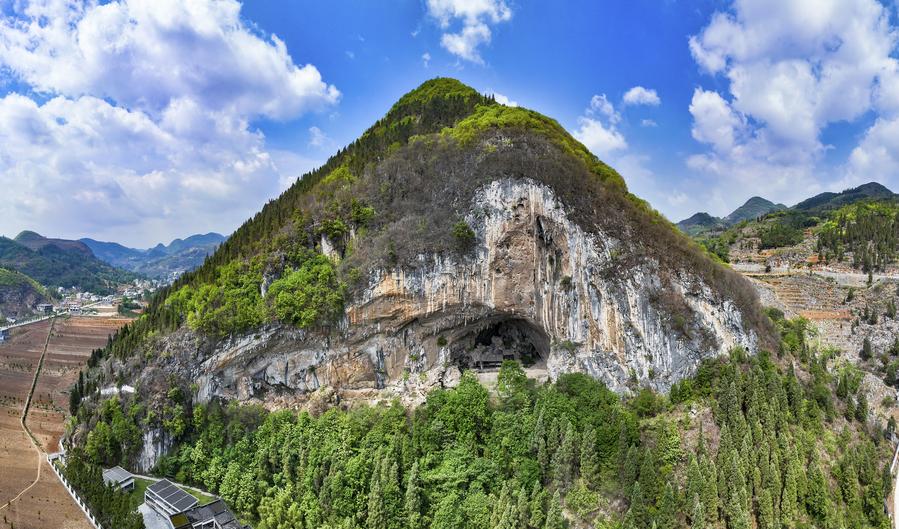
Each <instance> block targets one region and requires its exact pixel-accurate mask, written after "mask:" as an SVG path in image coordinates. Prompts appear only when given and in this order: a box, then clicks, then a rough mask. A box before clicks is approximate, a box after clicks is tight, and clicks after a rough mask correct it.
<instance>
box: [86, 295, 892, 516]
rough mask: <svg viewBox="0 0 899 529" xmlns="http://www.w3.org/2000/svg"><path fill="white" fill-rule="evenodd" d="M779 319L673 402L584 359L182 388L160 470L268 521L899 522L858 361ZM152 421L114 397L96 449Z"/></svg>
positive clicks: (675, 393)
mask: <svg viewBox="0 0 899 529" xmlns="http://www.w3.org/2000/svg"><path fill="white" fill-rule="evenodd" d="M771 316H772V317H773V318H774V319H775V320H776V323H777V326H778V329H779V330H780V335H781V346H780V348H779V350H778V351H777V352H776V354H769V353H766V352H762V353H760V354H759V355H757V356H749V355H746V354H745V353H744V352H743V351H742V350H739V349H737V350H734V351H732V353H731V355H730V356H729V357H726V358H720V359H714V360H708V361H706V362H705V363H703V364H702V366H701V367H700V369H699V371H698V373H697V375H696V376H695V377H694V378H692V379H689V380H685V381H682V382H681V383H679V384H676V385H675V386H674V388H672V390H671V392H670V395H669V396H667V397H666V396H660V395H656V394H654V393H653V392H651V391H650V390H647V389H644V390H642V391H640V392H638V393H637V394H636V395H634V396H632V397H630V398H620V397H619V396H617V395H616V394H614V393H612V392H611V391H609V390H608V389H607V388H606V387H604V386H603V385H602V384H601V383H600V382H597V381H595V380H593V379H591V378H589V377H587V376H585V375H580V374H569V375H563V376H561V377H560V378H559V379H558V380H557V381H556V382H555V383H549V384H545V385H541V386H537V385H535V383H534V381H532V380H528V379H527V378H526V377H525V375H524V373H523V371H522V370H521V368H520V367H519V366H518V365H517V364H516V363H514V362H506V363H504V364H503V366H502V369H501V370H500V373H499V376H498V382H497V388H496V394H491V393H490V392H488V390H487V389H486V388H485V387H484V386H482V385H481V384H480V383H479V382H478V380H477V379H476V378H475V377H474V376H472V375H470V374H466V375H464V376H463V378H462V381H461V383H460V384H459V386H458V387H456V388H453V389H445V390H436V391H434V392H432V393H431V394H430V395H429V396H428V398H427V401H426V402H425V403H424V404H423V405H421V406H420V407H418V408H417V409H415V410H414V411H413V412H411V413H410V412H407V410H405V409H404V408H402V407H401V406H400V405H399V404H393V405H387V406H371V407H366V406H363V407H355V408H352V409H349V410H344V409H338V408H334V409H330V410H327V411H324V412H323V413H316V414H310V413H307V412H302V413H297V412H294V411H290V410H285V411H279V412H271V413H270V412H266V411H265V410H263V409H262V408H261V407H256V406H248V405H243V406H240V405H237V404H234V403H230V404H225V403H219V402H212V403H209V404H206V405H201V404H193V403H191V401H190V399H189V398H188V397H186V396H185V395H184V394H183V392H181V391H180V390H179V389H178V388H177V387H173V388H172V390H171V391H170V392H169V395H168V397H169V405H168V406H167V411H166V412H165V414H166V415H167V417H166V418H165V421H166V422H165V424H166V429H167V430H168V431H170V432H171V433H172V435H173V436H174V437H175V438H176V439H177V440H178V443H177V446H176V447H175V449H174V450H173V452H172V453H171V454H170V455H169V456H167V457H166V458H164V459H163V460H162V461H161V462H160V463H159V466H158V468H157V470H158V472H160V473H161V474H164V475H168V476H172V477H174V478H175V479H177V480H179V481H183V482H186V483H192V484H195V485H198V486H201V487H204V488H206V489H208V490H210V491H212V492H215V493H218V494H220V495H221V496H222V497H223V498H224V499H225V500H226V501H227V502H228V503H229V505H231V506H232V507H233V508H234V509H235V510H236V511H237V512H239V513H240V514H241V515H242V516H243V517H244V518H245V519H247V520H250V521H253V522H254V524H255V526H256V527H257V528H258V529H276V528H283V529H287V528H292V529H293V528H303V527H306V528H319V527H335V528H336V527H340V528H344V527H368V528H373V529H387V528H405V527H411V528H419V527H433V528H441V529H442V528H469V527H470V528H491V529H492V528H499V527H501V528H518V527H532V528H535V529H542V528H553V529H555V528H561V527H565V526H566V525H568V524H569V523H572V522H578V523H579V522H589V523H592V524H595V526H597V527H622V528H627V529H630V528H639V529H644V528H645V529H650V528H651V527H656V528H677V527H693V528H696V527H721V528H727V529H750V528H754V527H758V528H779V527H789V528H793V527H795V528H800V527H823V528H831V527H832V528H840V527H848V528H864V527H876V528H886V527H887V526H888V520H887V518H886V516H885V514H884V510H883V499H884V497H886V494H887V493H888V491H889V487H890V480H889V474H888V472H887V470H888V469H887V459H888V452H889V443H887V442H885V441H884V436H883V433H882V432H881V431H880V430H879V429H877V428H875V427H874V426H873V425H872V424H871V423H869V422H868V404H867V402H866V400H865V397H864V394H863V393H862V392H860V391H859V385H860V381H861V375H860V372H858V370H857V369H856V368H854V367H852V366H850V365H846V364H836V363H835V361H834V360H833V358H832V353H829V352H827V351H824V352H819V351H815V350H814V349H813V348H811V347H810V345H809V344H808V343H807V340H806V332H807V329H808V322H806V321H805V320H802V319H796V320H785V319H783V317H782V315H781V314H779V313H778V312H776V311H772V312H771ZM169 410H170V411H169ZM82 413H84V410H82ZM140 417H141V413H140V406H137V405H134V404H128V403H124V402H121V403H120V402H119V400H118V398H115V399H111V400H109V401H106V402H105V403H104V404H103V406H101V408H100V411H99V413H97V415H96V419H95V420H94V422H93V426H92V428H91V432H90V434H89V435H88V438H87V444H86V449H85V453H86V454H87V457H88V458H89V460H90V461H91V462H92V463H104V464H112V463H114V462H116V461H117V460H119V459H121V458H127V456H128V453H133V452H134V451H135V450H137V449H138V448H139V442H140V435H139V432H140V426H139V424H140V422H141V420H142V419H141V418H140Z"/></svg>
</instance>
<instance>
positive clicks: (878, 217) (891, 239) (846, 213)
mask: <svg viewBox="0 0 899 529" xmlns="http://www.w3.org/2000/svg"><path fill="white" fill-rule="evenodd" d="M897 215H899V206H897V205H896V204H894V203H888V202H879V203H878V202H875V203H859V204H853V205H851V206H845V207H843V208H840V209H839V210H837V211H835V212H834V213H833V214H832V215H831V218H830V220H828V221H827V222H825V223H824V224H823V225H822V226H821V229H820V230H819V231H818V245H817V250H818V254H819V255H820V256H821V258H822V259H824V260H826V261H837V262H842V261H844V260H845V258H846V256H847V254H851V257H852V261H851V264H852V266H853V267H854V268H859V269H861V270H862V271H863V272H872V271H881V270H883V269H884V267H885V266H886V265H887V264H890V263H892V262H894V261H895V260H896V251H897V246H899V221H897Z"/></svg>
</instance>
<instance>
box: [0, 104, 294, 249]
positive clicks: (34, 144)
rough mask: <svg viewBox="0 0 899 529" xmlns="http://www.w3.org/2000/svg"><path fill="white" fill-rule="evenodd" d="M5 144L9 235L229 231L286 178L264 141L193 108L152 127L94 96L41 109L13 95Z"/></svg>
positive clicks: (0, 123) (1, 109)
mask: <svg viewBox="0 0 899 529" xmlns="http://www.w3.org/2000/svg"><path fill="white" fill-rule="evenodd" d="M0 144H2V145H3V149H2V154H0V186H2V188H3V190H4V200H3V204H2V205H0V212H2V214H0V217H2V218H4V219H6V221H7V222H8V223H10V224H6V223H4V222H0V227H4V228H5V229H7V230H8V229H9V228H8V226H10V225H11V224H15V225H18V226H19V227H22V226H34V227H35V229H41V230H44V231H48V232H49V233H50V234H56V233H55V232H56V230H59V229H61V228H62V229H66V230H69V231H67V233H66V234H65V235H70V236H76V235H79V234H100V233H110V234H111V233H118V234H119V235H122V234H123V233H126V232H128V231H132V230H138V229H141V228H144V226H143V223H144V222H145V221H153V220H155V221H157V224H156V227H159V226H164V227H165V228H166V229H167V230H166V233H165V235H166V236H169V235H176V234H182V235H183V232H184V230H185V229H188V230H194V231H197V230H200V229H212V228H218V229H222V227H232V226H233V225H234V223H235V221H237V220H239V217H238V218H234V213H237V214H238V215H239V216H240V217H244V216H246V215H247V214H248V213H250V212H252V210H253V209H254V208H256V207H258V205H259V204H261V203H263V202H264V201H265V200H266V199H267V198H270V197H271V196H272V195H273V194H274V193H275V192H276V191H277V182H278V178H279V175H278V174H277V171H276V168H275V166H274V165H273V164H272V161H271V158H270V156H269V154H268V153H267V152H266V151H265V149H264V139H263V137H262V136H261V134H258V133H254V132H251V131H248V130H247V129H246V128H245V127H244V124H242V123H240V122H238V121H235V120H234V118H233V117H231V116H228V115H226V114H222V113H214V112H209V111H206V110H203V109H202V108H200V107H199V106H198V105H196V104H195V103H193V102H191V101H189V100H179V101H178V102H177V103H176V104H173V105H170V106H169V108H168V109H167V111H166V115H165V117H164V118H163V119H162V120H160V121H154V119H153V118H152V117H151V116H149V115H147V114H145V113H143V112H141V111H131V110H126V109H123V108H121V107H115V106H113V105H111V104H109V103H108V102H106V101H104V100H102V99H98V98H96V97H93V96H82V97H79V98H77V99H69V98H65V97H62V96H58V97H55V98H53V99H51V100H49V101H47V102H46V103H44V104H42V105H38V104H37V103H36V102H35V101H33V100H31V99H29V98H27V97H25V96H22V95H19V94H9V95H7V96H5V97H3V98H0ZM234 210H236V211H234ZM4 224H6V225H5V226H4ZM60 235H63V234H60ZM145 242H147V243H149V242H152V239H146V240H145Z"/></svg>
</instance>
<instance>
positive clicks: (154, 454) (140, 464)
mask: <svg viewBox="0 0 899 529" xmlns="http://www.w3.org/2000/svg"><path fill="white" fill-rule="evenodd" d="M173 445H174V441H173V439H172V437H171V436H170V435H169V434H167V433H166V432H165V431H164V430H162V429H160V428H155V429H152V430H146V431H144V436H143V445H142V446H141V450H140V454H139V455H138V457H137V468H136V469H135V470H136V471H137V472H149V471H150V469H152V468H153V467H155V466H156V463H158V462H159V458H161V457H162V456H164V455H166V454H167V453H168V452H169V450H171V449H172V446H173Z"/></svg>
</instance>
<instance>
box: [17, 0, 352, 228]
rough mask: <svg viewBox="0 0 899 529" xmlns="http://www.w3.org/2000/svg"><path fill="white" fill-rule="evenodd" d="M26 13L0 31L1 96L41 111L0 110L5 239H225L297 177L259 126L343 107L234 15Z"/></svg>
mask: <svg viewBox="0 0 899 529" xmlns="http://www.w3.org/2000/svg"><path fill="white" fill-rule="evenodd" d="M21 6H22V7H20V4H14V6H13V8H12V10H11V11H8V12H7V14H6V15H4V16H2V17H0V81H2V76H3V75H6V76H9V77H13V78H15V79H17V81H18V82H19V83H22V84H24V85H26V86H27V87H28V88H29V89H31V90H33V91H35V92H38V93H40V94H41V95H42V97H41V98H40V99H39V101H41V102H37V101H35V100H34V99H32V98H29V97H26V96H24V95H20V94H16V93H10V94H7V95H5V96H3V97H0V187H2V189H3V190H4V191H3V195H4V200H3V201H0V232H5V233H8V234H9V233H12V232H14V231H15V230H18V229H21V228H23V227H29V228H33V229H38V230H41V231H45V232H46V233H48V234H50V235H61V236H72V237H74V236H82V235H92V236H97V237H106V238H110V239H116V240H121V241H122V242H126V243H132V244H141V245H143V244H150V243H155V242H158V241H159V240H166V239H170V238H172V237H173V236H176V235H179V236H183V235H185V230H188V231H204V230H207V231H208V230H219V231H227V230H229V229H231V228H233V227H235V226H236V225H237V224H238V223H239V222H240V221H242V220H244V219H245V218H247V217H248V216H249V215H251V214H252V213H253V212H254V211H256V210H257V209H258V208H259V206H260V205H261V204H263V203H264V202H265V200H267V199H269V198H271V197H272V196H273V195H274V194H276V193H277V192H278V191H279V190H280V189H281V185H282V184H283V182H285V181H287V180H290V179H291V177H292V176H295V175H287V174H285V172H284V171H285V170H286V169H284V167H296V166H298V164H296V163H294V164H292V165H291V164H283V165H282V164H278V163H275V162H274V161H273V157H272V155H271V154H270V152H269V151H268V150H267V148H266V145H265V138H264V136H263V135H262V133H261V132H259V131H258V130H256V129H255V128H254V127H252V126H251V123H252V121H253V120H254V119H256V118H259V117H266V118H271V119H290V118H293V117H296V116H299V115H301V114H303V113H306V112H309V111H316V110H320V109H325V108H327V107H329V106H332V105H333V104H335V103H336V102H337V100H338V99H339V95H340V93H339V92H338V90H337V89H336V88H335V87H334V86H332V85H328V84H327V83H325V82H324V81H323V80H322V78H321V75H320V74H319V72H318V70H317V69H316V68H315V66H313V65H311V64H306V65H299V66H298V65H297V64H295V63H294V61H293V58H292V57H291V56H290V54H289V53H288V52H287V49H286V46H285V45H284V43H283V42H282V41H281V40H279V39H278V38H277V37H275V36H270V37H264V36H261V35H260V34H259V33H258V31H257V30H256V29H255V28H252V29H251V28H250V27H249V26H247V25H246V24H245V23H244V22H243V21H242V20H241V17H240V4H238V3H237V2H236V1H233V0H220V1H199V0H198V1H192V2H179V1H175V0H161V1H154V2H152V3H151V2H149V0H121V1H116V2H110V3H106V4H103V5H97V4H94V3H92V2H90V3H79V2H51V1H39V2H33V3H30V4H27V5H26V4H22V5H21ZM19 9H20V10H19ZM281 158H284V157H283V156H281ZM60 230H65V233H60Z"/></svg>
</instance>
